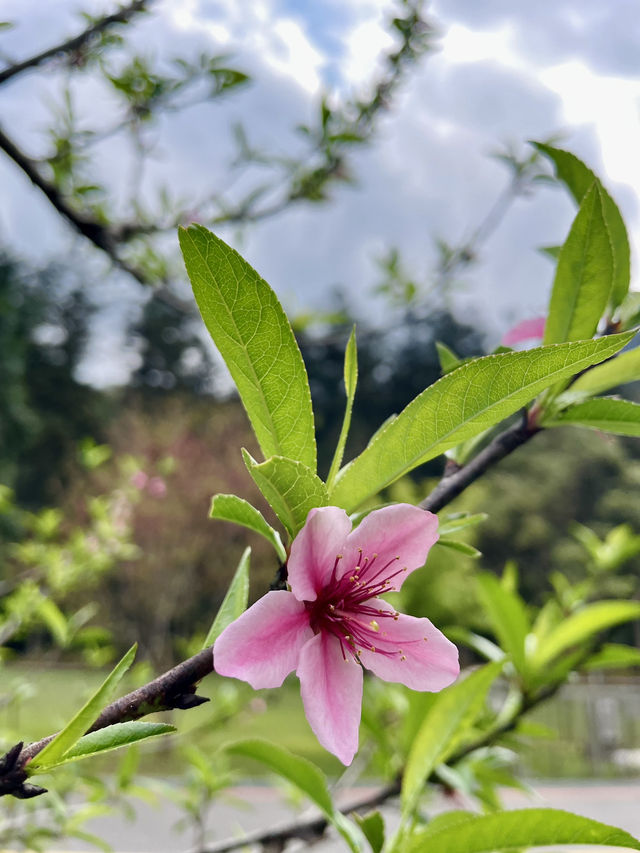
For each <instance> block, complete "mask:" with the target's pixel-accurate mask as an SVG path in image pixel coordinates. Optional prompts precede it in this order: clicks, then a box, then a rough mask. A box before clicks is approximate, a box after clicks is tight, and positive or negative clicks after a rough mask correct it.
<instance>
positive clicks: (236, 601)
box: [203, 548, 251, 649]
mask: <svg viewBox="0 0 640 853" xmlns="http://www.w3.org/2000/svg"><path fill="white" fill-rule="evenodd" d="M250 557H251V548H245V549H244V553H243V554H242V557H240V562H239V563H238V568H237V569H236V570H235V573H234V575H233V579H232V581H231V583H230V584H229V589H228V590H227V594H226V595H225V597H224V599H223V601H222V604H221V605H220V607H219V609H218V612H217V613H216V617H215V619H214V620H213V624H212V625H211V627H210V628H209V633H208V634H207V638H206V640H205V641H204V645H203V648H204V649H206V648H208V646H212V645H213V644H214V643H215V641H216V640H217V639H218V637H219V636H220V634H222V632H223V631H224V629H225V628H226V627H227V625H230V624H231V623H232V622H235V620H236V619H237V618H238V617H239V616H242V614H243V613H244V611H245V610H246V609H247V602H248V601H249V558H250Z"/></svg>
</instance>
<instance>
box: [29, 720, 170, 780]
mask: <svg viewBox="0 0 640 853" xmlns="http://www.w3.org/2000/svg"><path fill="white" fill-rule="evenodd" d="M175 731H177V729H176V728H175V726H170V725H168V724H167V723H142V722H138V721H137V720H135V721H133V722H128V723H115V724H114V725H112V726H107V727H106V728H104V729H98V731H96V732H90V733H89V734H88V735H85V736H84V737H81V738H80V740H78V741H77V742H76V744H75V745H74V746H72V747H71V749H69V750H68V751H67V752H65V754H64V755H63V756H62V757H61V758H59V759H58V760H57V761H54V762H52V763H47V764H46V765H40V764H39V765H38V768H37V772H38V773H46V772H48V771H49V770H51V769H53V768H54V767H59V766H60V765H61V764H67V763H68V762H69V761H79V760H80V759H81V758H88V757H89V756H90V755H96V754H98V753H103V752H109V751H111V750H112V749H120V747H122V746H129V744H132V743H137V742H138V741H141V740H146V739H147V738H150V737H158V735H166V734H173V732H175ZM29 766H31V765H29Z"/></svg>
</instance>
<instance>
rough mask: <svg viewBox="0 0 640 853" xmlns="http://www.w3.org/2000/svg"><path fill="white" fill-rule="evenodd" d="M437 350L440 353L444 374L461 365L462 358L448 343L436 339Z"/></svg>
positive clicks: (439, 358) (439, 357)
mask: <svg viewBox="0 0 640 853" xmlns="http://www.w3.org/2000/svg"><path fill="white" fill-rule="evenodd" d="M436 351H437V353H438V360H439V362H440V369H441V370H442V373H443V374H444V373H451V371H452V370H455V369H456V367H459V366H460V362H461V359H460V358H459V357H458V356H457V355H456V354H455V352H454V351H453V350H452V349H451V348H450V347H448V346H447V345H446V344H443V343H441V342H440V341H436Z"/></svg>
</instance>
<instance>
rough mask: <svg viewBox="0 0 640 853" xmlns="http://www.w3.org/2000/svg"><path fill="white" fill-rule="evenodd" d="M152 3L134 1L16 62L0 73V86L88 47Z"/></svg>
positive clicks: (148, 1)
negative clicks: (110, 29)
mask: <svg viewBox="0 0 640 853" xmlns="http://www.w3.org/2000/svg"><path fill="white" fill-rule="evenodd" d="M152 2H153V0H133V2H131V3H129V5H128V6H122V7H121V8H120V9H119V10H118V11H117V12H114V13H113V14H111V15H106V16H105V17H104V18H100V19H99V20H97V21H96V22H95V23H94V24H92V25H91V26H90V27H87V29H86V30H84V31H83V32H81V33H80V34H79V35H77V36H74V38H71V39H68V40H67V41H63V42H61V43H60V44H57V45H55V46H54V47H50V48H48V50H43V51H42V53H37V54H35V55H34V56H31V57H29V58H28V59H24V60H23V61H22V62H16V63H14V64H13V65H9V66H8V67H7V68H3V69H2V70H1V71H0V86H1V85H2V84H3V83H6V82H7V81H8V80H11V79H12V78H13V77H16V76H17V75H18V74H22V73H23V72H24V71H27V70H28V69H30V68H37V67H38V66H40V65H44V64H45V63H46V62H49V61H50V60H53V59H56V58H58V57H60V56H67V55H69V54H71V53H74V52H75V51H77V50H80V49H81V48H83V47H86V46H87V45H88V44H89V43H90V42H91V41H92V39H94V38H95V37H96V36H98V35H100V34H101V33H103V32H104V31H105V30H107V29H109V28H110V27H112V26H114V25H116V24H126V23H127V22H128V21H129V20H130V19H131V18H133V17H134V15H137V14H138V13H140V12H143V11H145V10H146V8H147V6H148V5H149V3H152Z"/></svg>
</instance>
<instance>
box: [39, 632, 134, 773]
mask: <svg viewBox="0 0 640 853" xmlns="http://www.w3.org/2000/svg"><path fill="white" fill-rule="evenodd" d="M136 649H137V645H133V646H132V647H131V648H130V649H129V651H128V652H127V653H126V655H124V657H123V658H122V659H121V660H120V661H119V662H118V663H117V664H116V665H115V667H114V668H113V669H112V670H111V672H110V673H109V675H108V676H107V677H106V678H105V680H104V681H103V682H102V684H101V685H100V687H99V688H98V689H97V690H96V692H95V693H94V694H93V695H92V696H91V697H90V699H89V700H88V701H87V702H86V703H85V704H84V705H83V706H82V708H80V710H79V711H78V713H77V714H75V715H74V717H73V718H72V719H71V720H70V721H69V722H68V723H67V725H66V726H65V727H64V728H63V729H62V731H61V732H59V733H58V734H57V735H56V736H55V737H54V739H53V740H52V741H51V742H50V743H48V744H47V745H46V746H45V748H44V749H43V750H42V751H41V752H39V753H38V754H37V755H36V756H35V758H33V759H32V760H31V762H30V763H29V767H30V768H32V769H34V770H35V769H36V768H37V767H41V766H44V765H49V766H51V765H53V764H57V763H58V762H59V761H60V759H61V758H62V757H63V756H65V754H66V753H67V752H68V751H69V750H70V749H71V747H72V746H74V744H76V743H77V742H78V741H79V740H80V738H81V737H82V735H83V734H84V733H85V732H86V731H87V729H90V728H91V726H92V725H93V723H95V721H96V720H97V719H98V717H99V716H100V712H101V711H102V709H103V708H104V706H105V705H106V704H107V703H108V702H109V699H110V698H111V696H112V695H113V692H114V691H115V689H116V687H117V686H118V684H119V683H120V681H121V680H122V678H123V676H124V675H125V673H126V672H127V670H128V669H129V667H130V666H131V664H132V663H133V660H134V658H135V656H136Z"/></svg>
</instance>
